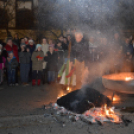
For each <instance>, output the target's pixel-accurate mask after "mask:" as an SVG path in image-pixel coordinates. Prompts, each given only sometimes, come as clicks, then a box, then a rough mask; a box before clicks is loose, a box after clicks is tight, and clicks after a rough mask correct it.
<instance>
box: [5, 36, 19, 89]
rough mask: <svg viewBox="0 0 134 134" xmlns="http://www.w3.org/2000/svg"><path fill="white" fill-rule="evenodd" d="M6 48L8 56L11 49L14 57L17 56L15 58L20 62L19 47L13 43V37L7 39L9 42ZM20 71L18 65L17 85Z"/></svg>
mask: <svg viewBox="0 0 134 134" xmlns="http://www.w3.org/2000/svg"><path fill="white" fill-rule="evenodd" d="M5 50H6V51H7V56H8V52H11V51H12V52H13V55H14V57H15V58H16V59H17V61H18V62H19V56H18V47H17V46H16V45H14V44H13V42H12V39H11V38H8V39H7V44H6V46H5ZM18 71H19V69H18V66H16V71H15V73H16V76H15V78H16V83H15V84H16V86H17V85H18Z"/></svg>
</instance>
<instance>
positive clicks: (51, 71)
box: [44, 45, 58, 83]
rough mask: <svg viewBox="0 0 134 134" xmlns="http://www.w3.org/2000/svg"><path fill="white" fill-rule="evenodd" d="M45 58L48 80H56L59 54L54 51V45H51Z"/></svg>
mask: <svg viewBox="0 0 134 134" xmlns="http://www.w3.org/2000/svg"><path fill="white" fill-rule="evenodd" d="M44 60H45V61H47V71H48V82H49V83H51V82H54V81H55V78H56V72H57V62H58V55H57V52H55V51H54V47H53V46H51V45H50V46H49V51H48V52H47V54H46V56H45V57H44Z"/></svg>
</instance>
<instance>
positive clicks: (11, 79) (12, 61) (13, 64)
mask: <svg viewBox="0 0 134 134" xmlns="http://www.w3.org/2000/svg"><path fill="white" fill-rule="evenodd" d="M17 66H18V61H17V59H16V57H15V56H14V54H13V52H12V51H10V52H8V57H7V61H6V68H7V74H8V85H9V86H12V85H14V84H15V79H16V78H15V77H16V75H15V74H16V68H17Z"/></svg>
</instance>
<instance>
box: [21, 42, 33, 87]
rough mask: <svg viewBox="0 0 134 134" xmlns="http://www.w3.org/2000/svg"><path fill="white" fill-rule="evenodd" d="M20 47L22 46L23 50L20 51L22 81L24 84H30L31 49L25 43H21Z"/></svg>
mask: <svg viewBox="0 0 134 134" xmlns="http://www.w3.org/2000/svg"><path fill="white" fill-rule="evenodd" d="M20 48H21V52H20V53H19V59H20V77H21V82H22V85H28V78H29V71H30V61H31V53H30V50H29V49H28V48H26V44H25V43H21V44H20Z"/></svg>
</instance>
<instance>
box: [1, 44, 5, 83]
mask: <svg viewBox="0 0 134 134" xmlns="http://www.w3.org/2000/svg"><path fill="white" fill-rule="evenodd" d="M5 62H6V59H5V57H4V56H3V55H2V45H1V44H0V85H1V84H2V82H3V74H4V67H5Z"/></svg>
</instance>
